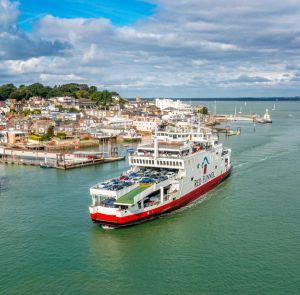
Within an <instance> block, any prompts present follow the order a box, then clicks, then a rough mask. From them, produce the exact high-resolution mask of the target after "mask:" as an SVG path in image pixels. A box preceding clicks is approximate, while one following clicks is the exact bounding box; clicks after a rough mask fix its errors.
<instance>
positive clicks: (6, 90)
mask: <svg viewBox="0 0 300 295" xmlns="http://www.w3.org/2000/svg"><path fill="white" fill-rule="evenodd" d="M16 90H17V87H16V86H15V85H14V84H4V85H2V86H0V100H6V99H8V98H9V96H10V95H11V93H12V92H14V91H16Z"/></svg>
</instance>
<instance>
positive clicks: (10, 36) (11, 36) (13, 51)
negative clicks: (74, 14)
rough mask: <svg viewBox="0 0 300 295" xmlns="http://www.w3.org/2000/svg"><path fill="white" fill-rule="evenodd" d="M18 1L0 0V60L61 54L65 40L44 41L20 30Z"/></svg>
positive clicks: (65, 44) (64, 46)
mask: <svg viewBox="0 0 300 295" xmlns="http://www.w3.org/2000/svg"><path fill="white" fill-rule="evenodd" d="M18 17H19V10H18V3H17V2H10V1H8V0H0V60H13V59H23V60H25V59H27V58H32V57H39V56H51V55H57V54H61V53H62V51H63V50H65V49H68V48H70V46H69V45H68V44H67V42H59V41H56V40H55V41H52V42H49V41H45V40H43V39H42V38H39V37H37V36H34V35H32V34H29V33H26V32H24V31H22V30H20V29H19V28H18V26H17V21H18Z"/></svg>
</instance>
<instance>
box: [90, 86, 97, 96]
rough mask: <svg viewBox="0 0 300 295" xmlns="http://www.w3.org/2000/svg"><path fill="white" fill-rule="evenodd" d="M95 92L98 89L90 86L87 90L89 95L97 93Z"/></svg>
mask: <svg viewBox="0 0 300 295" xmlns="http://www.w3.org/2000/svg"><path fill="white" fill-rule="evenodd" d="M97 90H98V89H97V87H96V86H91V87H90V89H89V93H90V94H93V93H95V92H97Z"/></svg>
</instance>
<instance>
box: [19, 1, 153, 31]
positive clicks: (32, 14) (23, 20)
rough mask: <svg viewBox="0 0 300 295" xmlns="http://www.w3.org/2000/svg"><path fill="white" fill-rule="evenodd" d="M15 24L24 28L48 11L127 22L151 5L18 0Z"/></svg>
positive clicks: (63, 15)
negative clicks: (18, 8)
mask: <svg viewBox="0 0 300 295" xmlns="http://www.w3.org/2000/svg"><path fill="white" fill-rule="evenodd" d="M19 2H20V12H21V13H20V17H19V22H18V24H19V26H20V27H21V28H23V29H25V30H27V31H29V30H30V29H31V24H32V23H33V22H34V21H36V20H37V19H39V18H41V17H43V16H45V15H47V14H51V15H53V16H56V17H61V18H77V17H83V18H99V17H103V18H108V19H110V20H111V21H112V23H113V24H115V25H129V24H132V23H134V22H135V21H137V20H139V19H141V18H144V17H147V16H149V15H151V14H152V13H153V11H154V9H155V5H154V4H151V3H149V2H148V3H147V2H144V1H139V0H130V1H124V0H101V1H96V0H77V1H76V0H75V1H74V0H50V1H39V0H21V1H19Z"/></svg>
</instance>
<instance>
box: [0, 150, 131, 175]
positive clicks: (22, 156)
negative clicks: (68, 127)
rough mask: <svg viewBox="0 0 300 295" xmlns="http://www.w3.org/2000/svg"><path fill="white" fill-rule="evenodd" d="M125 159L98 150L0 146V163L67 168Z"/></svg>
mask: <svg viewBox="0 0 300 295" xmlns="http://www.w3.org/2000/svg"><path fill="white" fill-rule="evenodd" d="M122 160H125V156H118V155H117V153H115V154H112V155H110V156H107V157H104V156H103V154H102V153H99V152H84V151H83V152H75V153H72V154H62V153H53V152H52V153H49V152H44V151H24V150H16V149H9V148H4V147H0V163H2V164H14V165H27V166H39V167H41V168H56V169H60V170H69V169H74V168H82V167H87V166H95V165H100V164H105V163H111V162H116V161H122Z"/></svg>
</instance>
